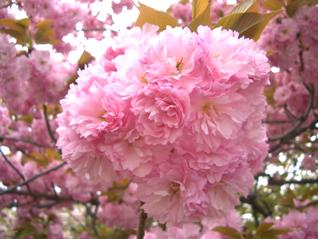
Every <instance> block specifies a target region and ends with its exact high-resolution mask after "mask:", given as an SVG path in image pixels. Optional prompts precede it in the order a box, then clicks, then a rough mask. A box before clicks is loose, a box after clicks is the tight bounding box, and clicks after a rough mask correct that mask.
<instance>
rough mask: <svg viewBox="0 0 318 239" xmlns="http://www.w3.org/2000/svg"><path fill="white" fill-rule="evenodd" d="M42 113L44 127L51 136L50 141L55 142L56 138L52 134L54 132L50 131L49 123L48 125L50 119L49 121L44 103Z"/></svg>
mask: <svg viewBox="0 0 318 239" xmlns="http://www.w3.org/2000/svg"><path fill="white" fill-rule="evenodd" d="M43 113H44V119H45V124H46V128H47V132H48V134H49V136H50V138H51V141H52V142H53V143H54V144H56V138H55V136H54V133H53V131H52V128H51V125H50V121H49V117H48V112H47V106H46V105H45V104H44V105H43Z"/></svg>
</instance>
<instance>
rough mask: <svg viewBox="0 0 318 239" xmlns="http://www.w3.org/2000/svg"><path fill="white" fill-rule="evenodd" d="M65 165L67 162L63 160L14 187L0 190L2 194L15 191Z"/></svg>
mask: <svg viewBox="0 0 318 239" xmlns="http://www.w3.org/2000/svg"><path fill="white" fill-rule="evenodd" d="M64 165H66V162H63V163H61V164H59V165H56V166H54V167H52V168H50V169H48V170H46V171H43V172H41V173H38V174H36V175H34V176H33V177H31V178H29V179H27V180H24V181H23V182H21V183H18V184H16V185H13V186H12V187H10V188H8V189H7V190H4V191H0V195H4V194H7V193H10V192H14V191H15V190H16V189H17V188H18V187H22V186H24V185H26V184H28V183H31V182H33V181H34V180H36V179H38V178H40V177H42V176H44V175H47V174H49V173H51V172H53V171H56V170H58V169H60V168H62V167H63V166H64Z"/></svg>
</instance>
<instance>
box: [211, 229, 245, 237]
mask: <svg viewBox="0 0 318 239" xmlns="http://www.w3.org/2000/svg"><path fill="white" fill-rule="evenodd" d="M213 231H216V232H219V233H221V234H223V235H226V236H228V237H230V238H233V239H242V235H241V233H240V232H238V231H237V230H236V229H234V228H231V227H215V228H214V229H213Z"/></svg>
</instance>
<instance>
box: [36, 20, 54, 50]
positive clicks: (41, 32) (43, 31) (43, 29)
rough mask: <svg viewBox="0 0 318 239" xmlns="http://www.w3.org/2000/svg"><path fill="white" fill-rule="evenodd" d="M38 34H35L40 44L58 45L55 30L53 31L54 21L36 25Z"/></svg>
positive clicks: (41, 22)
mask: <svg viewBox="0 0 318 239" xmlns="http://www.w3.org/2000/svg"><path fill="white" fill-rule="evenodd" d="M36 29H37V31H36V33H35V42H36V43H38V44H52V45H54V44H56V43H57V42H58V39H57V38H56V35H55V32H54V29H53V21H52V20H49V19H46V20H43V21H40V22H39V23H38V24H37V25H36Z"/></svg>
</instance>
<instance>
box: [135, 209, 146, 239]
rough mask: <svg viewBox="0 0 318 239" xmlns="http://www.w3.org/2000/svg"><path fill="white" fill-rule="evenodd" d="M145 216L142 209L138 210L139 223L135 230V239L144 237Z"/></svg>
mask: <svg viewBox="0 0 318 239" xmlns="http://www.w3.org/2000/svg"><path fill="white" fill-rule="evenodd" d="M146 220H147V214H146V213H145V211H144V210H143V209H140V214H139V223H138V228H137V239H143V238H144V235H145V227H146Z"/></svg>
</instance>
